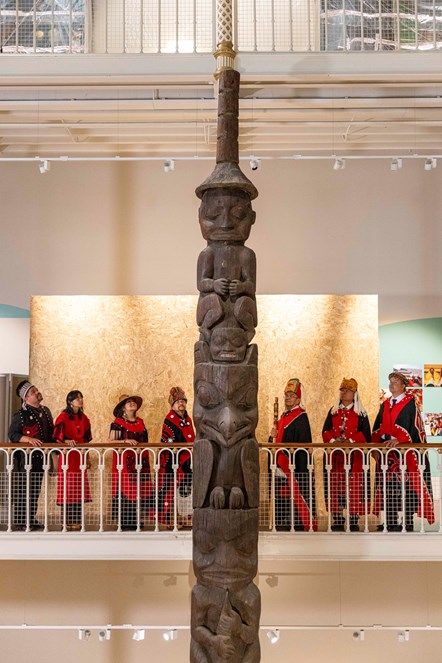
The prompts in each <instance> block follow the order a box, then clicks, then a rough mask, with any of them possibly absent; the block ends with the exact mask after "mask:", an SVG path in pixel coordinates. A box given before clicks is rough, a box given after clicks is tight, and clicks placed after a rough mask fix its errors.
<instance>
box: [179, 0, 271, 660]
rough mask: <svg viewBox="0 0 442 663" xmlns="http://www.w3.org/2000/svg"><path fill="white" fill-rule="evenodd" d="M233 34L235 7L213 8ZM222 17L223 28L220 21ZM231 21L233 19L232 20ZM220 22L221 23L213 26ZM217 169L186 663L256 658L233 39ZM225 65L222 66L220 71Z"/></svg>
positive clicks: (199, 391)
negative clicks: (189, 629)
mask: <svg viewBox="0 0 442 663" xmlns="http://www.w3.org/2000/svg"><path fill="white" fill-rule="evenodd" d="M219 5H221V6H219V7H218V11H219V12H221V14H223V12H224V14H223V16H222V18H223V21H221V24H222V29H223V30H224V31H227V33H228V32H229V29H231V28H230V27H229V26H230V25H231V23H229V20H228V19H229V16H228V14H229V11H230V12H231V0H229V1H228V2H227V1H226V0H219ZM226 12H227V20H224V19H225V18H226ZM230 16H231V14H230ZM219 26H220V16H218V27H219ZM218 46H219V50H218V51H217V53H216V54H215V55H216V56H217V58H218V65H219V66H218V73H219V80H218V83H219V96H218V143H217V155H216V167H215V170H214V171H213V173H212V174H211V175H210V176H209V177H208V178H207V179H206V180H205V182H203V184H201V185H200V186H199V187H198V188H197V190H196V194H197V196H198V197H199V198H200V199H201V207H200V210H199V222H200V226H201V232H202V235H203V237H204V239H205V240H207V248H205V249H204V250H203V251H202V252H201V254H200V256H199V259H198V274H197V279H198V290H199V292H200V296H199V301H198V308H197V322H198V326H199V329H200V338H199V341H197V343H196V344H195V373H194V392H195V395H194V397H195V404H194V421H195V424H196V430H197V439H196V442H195V445H194V462H193V501H194V513H193V566H194V571H195V575H196V578H197V584H196V585H195V587H194V588H193V590H192V616H191V638H192V639H191V649H190V661H191V663H222V662H228V663H257V662H258V661H259V660H260V646H259V617H260V610H261V604H260V594H259V590H258V588H257V587H256V585H255V584H254V583H253V578H254V577H255V575H256V572H257V563H258V501H259V454H258V444H257V442H256V439H255V428H256V424H257V421H258V404H257V391H258V367H257V360H258V352H257V346H256V345H250V341H251V340H252V338H253V336H254V334H255V327H256V324H257V314H256V299H255V288H256V258H255V254H254V252H253V251H252V250H251V249H249V248H247V247H246V246H244V244H245V241H246V240H247V239H248V237H249V234H250V230H251V227H252V225H253V223H254V221H255V212H254V211H253V210H252V205H251V201H252V200H253V198H256V196H257V195H258V192H257V190H256V188H255V187H254V185H253V184H252V182H250V180H249V179H247V177H245V175H244V174H243V173H242V172H241V169H240V168H239V160H238V105H239V103H238V99H239V73H238V72H236V71H234V70H233V68H232V65H233V59H234V57H235V53H234V51H233V50H232V43H231V33H230V34H227V36H225V38H224V39H223V38H221V39H218ZM220 65H221V66H220Z"/></svg>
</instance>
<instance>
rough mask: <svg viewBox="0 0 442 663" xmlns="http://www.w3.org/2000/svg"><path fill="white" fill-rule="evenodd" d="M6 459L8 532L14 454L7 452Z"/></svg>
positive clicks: (9, 526)
mask: <svg viewBox="0 0 442 663" xmlns="http://www.w3.org/2000/svg"><path fill="white" fill-rule="evenodd" d="M6 458H7V461H6V472H7V475H8V532H11V531H12V500H13V497H14V496H13V494H12V470H13V467H14V454H13V452H12V453H8V455H7V457H6Z"/></svg>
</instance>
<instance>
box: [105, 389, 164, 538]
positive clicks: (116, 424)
mask: <svg viewBox="0 0 442 663" xmlns="http://www.w3.org/2000/svg"><path fill="white" fill-rule="evenodd" d="M142 403H143V399H142V398H140V396H127V395H126V394H125V395H123V396H120V398H119V402H118V404H117V405H116V406H115V408H114V417H115V419H114V421H113V422H112V423H111V426H110V433H109V439H110V440H112V441H114V440H115V441H118V442H126V444H127V446H131V447H135V446H136V445H138V444H147V443H148V441H149V437H148V433H147V428H146V426H145V425H144V421H143V420H142V419H141V418H140V417H138V416H137V413H138V410H139V409H140V407H141V405H142ZM118 459H119V461H120V464H121V465H122V470H121V473H120V472H119V471H118V468H117V463H118ZM136 465H137V454H136V452H135V451H132V450H131V449H121V450H120V452H119V454H117V453H114V454H113V459H112V515H113V517H114V518H115V519H117V518H118V513H119V511H120V525H121V529H122V531H123V532H124V531H133V530H136V529H137V499H138V470H137V467H136ZM139 481H140V490H139V498H140V501H141V503H140V505H139V508H141V505H143V506H147V507H148V508H150V509H151V508H152V495H153V486H152V482H151V476H150V464H149V452H148V451H147V449H145V450H144V451H142V452H141V470H140V474H139ZM149 516H150V517H151V513H150V514H149Z"/></svg>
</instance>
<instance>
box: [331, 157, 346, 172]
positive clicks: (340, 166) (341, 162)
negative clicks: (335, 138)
mask: <svg viewBox="0 0 442 663" xmlns="http://www.w3.org/2000/svg"><path fill="white" fill-rule="evenodd" d="M344 168H345V159H335V162H334V164H333V170H344Z"/></svg>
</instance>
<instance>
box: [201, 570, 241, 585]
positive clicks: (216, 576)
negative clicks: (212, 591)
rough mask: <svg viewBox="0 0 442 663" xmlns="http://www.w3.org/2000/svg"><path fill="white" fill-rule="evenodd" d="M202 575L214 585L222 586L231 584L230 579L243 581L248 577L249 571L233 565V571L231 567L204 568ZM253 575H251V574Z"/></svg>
mask: <svg viewBox="0 0 442 663" xmlns="http://www.w3.org/2000/svg"><path fill="white" fill-rule="evenodd" d="M232 574H233V576H234V577H233V576H232ZM202 575H203V576H204V578H205V579H206V580H207V579H208V580H210V581H211V582H213V583H214V584H215V585H218V586H221V587H224V586H225V585H229V584H231V582H232V581H234V582H238V581H244V580H249V579H250V573H249V572H247V571H241V569H240V568H238V566H235V569H234V572H233V570H232V569H231V568H225V567H217V568H215V569H210V570H207V569H206V570H205V571H204V572H203V573H202ZM231 576H232V577H231ZM252 577H253V576H252Z"/></svg>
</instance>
